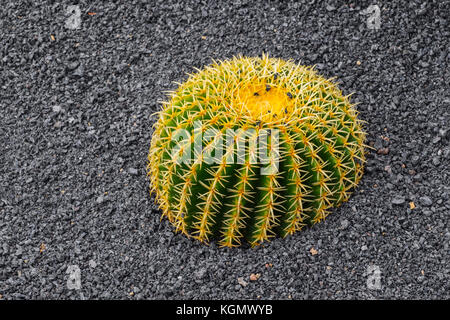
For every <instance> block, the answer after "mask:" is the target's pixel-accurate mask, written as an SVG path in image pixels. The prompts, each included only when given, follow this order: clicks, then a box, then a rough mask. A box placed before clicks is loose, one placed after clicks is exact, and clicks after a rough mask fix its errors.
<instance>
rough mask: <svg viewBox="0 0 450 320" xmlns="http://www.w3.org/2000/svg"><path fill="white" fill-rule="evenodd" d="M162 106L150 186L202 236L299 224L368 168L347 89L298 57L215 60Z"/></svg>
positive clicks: (333, 201)
mask: <svg viewBox="0 0 450 320" xmlns="http://www.w3.org/2000/svg"><path fill="white" fill-rule="evenodd" d="M158 116H159V118H158V121H157V122H156V123H155V126H154V129H155V130H154V133H153V137H152V142H151V147H150V152H149V156H148V160H149V161H148V166H147V172H148V175H149V176H150V180H151V192H154V193H155V194H156V199H157V201H158V203H159V205H160V207H161V209H162V211H163V216H166V217H167V218H168V219H169V221H170V222H171V223H172V224H173V225H174V226H175V229H176V231H180V232H183V233H184V234H186V235H188V236H193V237H194V238H196V239H198V240H200V241H205V242H207V241H209V240H211V239H217V240H218V241H219V244H220V245H222V246H237V245H240V244H241V243H242V240H244V239H246V240H247V241H248V242H249V243H250V244H251V245H252V246H253V245H257V244H259V243H261V242H262V241H264V240H266V239H269V238H270V237H273V236H276V235H279V236H282V237H284V236H287V235H289V234H292V233H294V232H295V231H297V230H300V229H302V228H303V226H305V225H312V224H314V223H317V222H319V221H321V220H323V219H324V218H325V217H326V215H327V214H328V210H329V209H330V208H331V207H333V206H338V205H340V204H341V203H342V202H343V201H346V200H347V199H348V198H349V195H350V190H351V189H352V188H353V187H354V186H356V185H357V183H358V182H359V180H360V178H361V176H362V172H363V163H364V161H365V156H364V147H365V145H364V139H365V133H364V132H363V130H362V122H361V120H359V119H358V118H357V111H356V110H355V108H354V105H353V104H352V103H350V100H349V96H343V94H342V92H341V91H340V90H339V89H338V87H337V86H336V84H335V83H333V81H332V80H326V79H324V78H323V77H321V76H320V75H318V74H317V73H316V72H315V70H314V69H313V68H311V67H305V66H301V65H297V64H295V63H293V62H292V61H284V60H281V59H276V58H269V57H268V56H266V55H263V56H262V58H259V57H257V58H247V57H235V58H233V59H230V60H226V61H223V62H214V63H213V64H212V65H210V66H207V67H205V68H204V69H203V70H197V73H195V74H192V75H190V76H189V78H188V79H187V81H186V82H184V83H183V84H181V85H179V87H178V89H177V90H176V91H175V92H171V93H170V99H169V101H167V102H164V103H163V108H162V110H161V111H159V112H158ZM180 132H181V133H182V134H180ZM229 132H231V133H232V134H231V135H228V133H229ZM225 136H226V138H225ZM180 137H181V138H182V139H180ZM229 137H231V139H229ZM261 146H263V147H264V148H262V149H264V150H268V153H269V156H267V152H263V153H261V152H258V151H259V150H260V147H261ZM198 147H200V148H198ZM219 151H220V152H219ZM211 159H212V161H211ZM208 160H209V161H208ZM262 160H265V161H262Z"/></svg>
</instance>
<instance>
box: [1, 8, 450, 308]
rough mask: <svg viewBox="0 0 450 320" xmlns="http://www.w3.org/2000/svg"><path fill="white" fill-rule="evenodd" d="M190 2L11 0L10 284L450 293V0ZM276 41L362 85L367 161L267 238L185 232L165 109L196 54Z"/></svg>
mask: <svg viewBox="0 0 450 320" xmlns="http://www.w3.org/2000/svg"><path fill="white" fill-rule="evenodd" d="M178 2H179V1H173V2H172V1H168V0H163V1H148V3H146V1H133V0H130V1H120V2H119V1H116V2H114V3H110V2H107V1H79V2H78V1H71V2H65V3H64V2H59V3H55V2H53V1H4V2H2V5H1V6H2V7H1V9H0V27H1V28H0V30H1V31H0V34H1V36H0V74H1V77H0V106H1V114H0V145H1V150H2V152H0V163H1V167H0V170H1V172H0V299H21V298H24V299H226V298H238V299H239V298H242V299H405V298H415V299H449V298H450V293H449V292H450V288H449V283H450V282H449V266H450V251H449V250H450V249H449V240H450V231H449V212H450V200H449V194H450V170H449V168H450V130H449V124H450V111H449V110H450V90H449V89H450V88H449V87H450V86H449V79H450V68H449V62H450V56H449V50H450V21H449V16H450V3H449V1H438V0H436V1H427V2H424V3H423V4H422V2H423V1H392V2H388V1H383V2H380V1H373V2H368V1H362V2H359V1H358V2H357V3H356V2H355V3H354V4H348V2H347V1H345V3H344V2H340V1H326V2H325V1H323V2H322V1H314V0H312V1H304V3H302V4H300V3H299V4H297V3H287V2H283V3H276V2H270V3H268V4H267V3H263V2H262V1H261V2H260V1H258V2H255V3H251V2H248V1H244V0H236V1H232V2H221V1H210V2H201V3H197V2H196V1H195V2H194V1H192V2H185V3H178ZM68 5H75V6H78V7H70V8H68ZM369 5H378V6H379V8H380V9H381V10H380V17H381V24H380V29H371V28H370V27H371V26H373V24H369V25H368V24H367V23H366V22H367V19H370V17H371V15H374V14H376V13H372V14H370V13H364V12H366V11H364V10H366V9H367V8H368V7H369ZM77 8H78V9H79V11H77V10H78V9H77ZM69 9H70V10H69ZM77 14H79V19H80V23H79V25H77V23H78V21H77ZM369 22H370V21H369ZM262 52H267V53H269V54H270V55H271V56H276V57H281V58H286V59H288V58H292V59H294V60H295V61H297V62H300V63H303V64H307V65H313V64H315V65H316V66H317V69H318V70H319V71H320V73H321V74H323V75H325V76H327V77H337V78H338V79H339V80H340V86H341V88H342V89H343V91H344V93H346V94H349V93H352V92H354V95H353V101H355V102H358V103H359V105H358V109H359V111H360V116H361V118H362V119H363V120H365V121H367V125H366V130H367V132H368V143H370V144H371V145H372V146H373V148H374V150H372V151H371V153H370V155H369V156H368V163H367V168H366V173H365V176H364V178H363V179H362V182H361V184H360V186H359V187H358V189H357V190H356V192H355V193H354V195H353V196H352V197H351V199H350V201H349V202H347V203H345V204H344V205H343V206H341V207H340V208H338V209H335V210H333V213H332V214H331V215H330V216H329V217H328V218H327V219H326V221H325V222H323V223H321V224H318V225H316V226H314V227H313V228H311V229H308V230H305V231H303V232H298V233H296V234H295V235H294V236H291V237H289V238H286V239H276V240H274V241H272V242H270V243H267V244H265V245H263V246H260V247H257V248H255V249H251V248H248V247H242V248H237V249H221V248H218V247H217V246H216V245H215V244H212V245H210V246H205V245H203V244H199V243H198V242H196V241H194V240H190V239H187V238H186V237H184V236H182V235H179V234H178V235H175V234H174V233H173V229H172V227H171V226H170V225H169V223H168V222H167V221H166V220H163V221H162V222H161V223H160V211H159V210H158V209H157V206H156V205H155V203H154V199H153V198H151V197H150V196H149V193H148V180H147V178H146V173H145V167H146V161H147V153H148V148H149V146H150V139H151V135H152V124H153V123H154V121H155V117H152V114H153V113H154V112H155V111H156V110H158V108H159V107H160V104H159V101H161V100H163V99H164V97H165V94H164V91H167V90H173V89H175V88H176V84H174V83H173V81H176V82H181V81H183V80H185V79H186V78H187V76H186V73H188V72H193V71H194V69H193V68H194V67H198V68H199V67H201V66H203V65H205V64H209V63H210V62H211V61H212V59H216V60H221V59H226V58H230V57H232V56H233V55H237V54H244V55H249V56H253V55H260V54H261V53H262ZM411 203H414V206H415V208H414V209H411V206H412V204H411ZM74 270H75V271H74ZM373 270H379V272H380V273H379V275H380V286H375V287H374V286H373V285H371V284H373V282H371V281H372V280H371V279H373V277H374V276H375V275H376V272H374V271H373ZM74 272H75V273H74ZM76 272H79V274H80V275H81V279H80V282H79V283H76V282H75V284H73V283H71V282H70V279H71V277H72V276H71V275H72V274H76ZM252 273H254V274H258V273H259V274H260V278H259V279H257V280H256V281H250V279H249V277H250V275H251V274H252ZM238 278H242V279H239V281H238ZM68 281H69V283H68Z"/></svg>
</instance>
